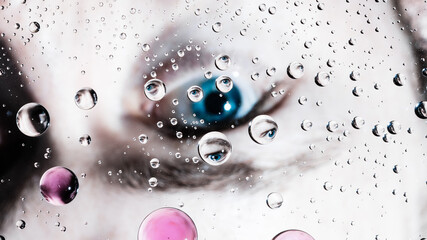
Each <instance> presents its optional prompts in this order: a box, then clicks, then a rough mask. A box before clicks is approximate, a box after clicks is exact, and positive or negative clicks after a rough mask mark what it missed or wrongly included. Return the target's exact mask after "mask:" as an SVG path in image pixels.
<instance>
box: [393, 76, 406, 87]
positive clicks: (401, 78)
mask: <svg viewBox="0 0 427 240" xmlns="http://www.w3.org/2000/svg"><path fill="white" fill-rule="evenodd" d="M393 82H394V84H395V85H396V86H399V87H401V86H403V85H404V84H405V82H406V76H405V75H403V74H401V73H398V74H396V75H395V76H394V78H393Z"/></svg>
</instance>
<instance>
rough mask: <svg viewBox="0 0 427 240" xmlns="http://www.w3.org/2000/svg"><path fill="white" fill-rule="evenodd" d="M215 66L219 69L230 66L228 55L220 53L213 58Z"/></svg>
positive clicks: (222, 69)
mask: <svg viewBox="0 0 427 240" xmlns="http://www.w3.org/2000/svg"><path fill="white" fill-rule="evenodd" d="M215 66H216V67H217V68H218V69H219V70H221V71H224V70H226V69H227V68H228V67H230V66H231V59H230V57H229V56H227V55H224V54H221V55H219V56H218V57H217V58H216V59H215Z"/></svg>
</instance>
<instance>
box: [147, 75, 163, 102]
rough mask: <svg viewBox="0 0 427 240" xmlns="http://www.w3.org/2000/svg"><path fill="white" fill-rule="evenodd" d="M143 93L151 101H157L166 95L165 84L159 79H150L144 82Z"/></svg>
mask: <svg viewBox="0 0 427 240" xmlns="http://www.w3.org/2000/svg"><path fill="white" fill-rule="evenodd" d="M144 93H145V96H146V97H147V98H148V99H150V100H151V101H159V100H161V99H162V98H163V97H164V96H165V95H166V86H165V84H164V83H163V81H162V80H160V79H151V80H149V81H148V82H146V83H145V85H144Z"/></svg>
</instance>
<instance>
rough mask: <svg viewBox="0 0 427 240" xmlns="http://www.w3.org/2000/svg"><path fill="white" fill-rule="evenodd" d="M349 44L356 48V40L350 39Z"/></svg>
mask: <svg viewBox="0 0 427 240" xmlns="http://www.w3.org/2000/svg"><path fill="white" fill-rule="evenodd" d="M348 43H349V44H350V45H351V46H354V45H355V44H356V39H355V38H350V39H349V40H348Z"/></svg>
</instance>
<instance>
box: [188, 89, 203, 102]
mask: <svg viewBox="0 0 427 240" xmlns="http://www.w3.org/2000/svg"><path fill="white" fill-rule="evenodd" d="M187 97H188V99H190V101H192V102H200V101H201V100H202V99H203V89H202V88H201V87H199V86H191V87H190V88H188V90H187Z"/></svg>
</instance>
